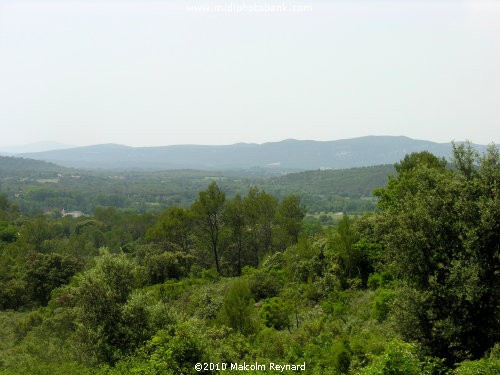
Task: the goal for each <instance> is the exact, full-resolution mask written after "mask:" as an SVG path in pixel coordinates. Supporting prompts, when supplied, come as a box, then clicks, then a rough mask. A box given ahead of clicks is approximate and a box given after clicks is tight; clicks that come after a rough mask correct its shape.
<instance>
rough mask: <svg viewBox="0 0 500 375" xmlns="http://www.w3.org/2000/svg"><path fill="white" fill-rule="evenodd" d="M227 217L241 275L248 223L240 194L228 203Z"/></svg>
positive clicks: (237, 267)
mask: <svg viewBox="0 0 500 375" xmlns="http://www.w3.org/2000/svg"><path fill="white" fill-rule="evenodd" d="M225 217H226V222H227V224H228V226H229V229H230V230H231V238H232V241H233V244H234V247H235V250H236V273H237V275H241V269H242V257H243V255H244V254H243V252H244V233H245V224H246V223H245V211H244V207H243V200H242V199H241V196H240V195H239V194H237V195H236V196H235V197H234V198H233V199H232V200H231V201H229V202H228V203H227V205H226V210H225Z"/></svg>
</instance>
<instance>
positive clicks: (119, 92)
mask: <svg viewBox="0 0 500 375" xmlns="http://www.w3.org/2000/svg"><path fill="white" fill-rule="evenodd" d="M231 3H232V4H234V5H237V4H240V5H241V4H242V3H245V4H246V5H247V6H248V5H253V4H257V5H265V4H267V5H273V4H282V1H278V2H276V1H272V0H269V1H260V0H256V1H252V0H248V1H244V2H243V1H237V0H233V1H231V0H228V1H224V0H215V1H213V0H212V1H204V2H203V1H199V2H197V3H194V2H192V1H174V0H170V1H168V0H165V1H144V0H141V1H123V0H120V1H119V0H115V1H111V0H110V1H102V0H99V1H97V0H85V1H84V0H82V1H70V0H54V1H43V0H36V1H23V0H13V1H9V0H0V130H1V131H0V146H5V145H16V144H26V143H31V142H37V141H41V140H53V141H58V142H62V143H67V144H74V145H86V144H95V143H109V142H113V143H122V144H127V145H133V146H142V145H144V146H150V145H151V146H153V145H169V144H180V143H191V144H229V143H235V142H259V143H260V142H265V141H276V140H281V139H285V138H297V139H316V140H333V139H340V138H350V137H356V136H362V135H407V136H409V137H413V138H420V139H429V140H434V141H440V142H448V141H450V140H451V139H455V140H463V139H466V138H467V139H470V140H472V141H473V142H476V143H489V142H491V141H496V142H499V140H500V137H499V135H500V1H482V0H468V1H461V0H449V1H437V0H436V1H432V0H415V1H413V0H394V1H389V0H386V1H379V0H366V1H363V0H349V1H347V0H346V1H309V0H302V1H295V2H293V4H299V5H311V6H312V7H313V9H312V11H310V12H301V13H298V12H296V13H293V12H274V13H272V12H241V13H238V14H237V13H234V12H232V13H230V12H225V13H221V12H219V13H216V12H190V11H188V10H187V9H186V5H193V4H202V5H209V6H213V5H226V7H227V6H228V5H229V4H231ZM286 4H287V5H290V4H292V2H286Z"/></svg>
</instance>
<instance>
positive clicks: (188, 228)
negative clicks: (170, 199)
mask: <svg viewBox="0 0 500 375" xmlns="http://www.w3.org/2000/svg"><path fill="white" fill-rule="evenodd" d="M192 224H193V214H192V212H191V211H189V210H187V209H185V208H181V207H176V206H172V207H169V208H168V209H166V210H165V211H163V212H162V213H161V214H160V218H159V220H158V221H157V222H156V224H155V225H154V226H152V227H151V228H149V229H148V231H147V233H146V239H148V240H149V241H154V242H157V243H160V244H162V245H163V246H164V247H165V248H169V247H173V248H174V249H175V248H178V249H180V250H183V251H184V252H187V251H189V249H190V248H191V232H192V226H193V225H192Z"/></svg>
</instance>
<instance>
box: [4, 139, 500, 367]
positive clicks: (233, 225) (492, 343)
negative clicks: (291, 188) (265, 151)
mask: <svg viewBox="0 0 500 375" xmlns="http://www.w3.org/2000/svg"><path fill="white" fill-rule="evenodd" d="M395 170H396V175H395V176H394V177H391V178H390V179H389V181H388V183H387V185H386V187H384V188H381V189H378V190H377V191H376V193H375V194H376V195H377V196H378V197H379V202H378V209H377V210H376V211H375V212H373V213H369V214H366V215H365V216H363V217H361V218H358V219H351V218H349V217H348V216H347V215H344V217H343V219H342V221H341V222H340V223H339V225H338V226H337V227H335V228H332V227H325V228H319V230H316V231H311V230H308V228H307V227H305V226H304V221H303V220H302V218H303V217H304V212H305V209H304V207H303V206H302V204H301V202H300V200H299V199H298V198H297V197H296V196H293V195H292V196H288V197H286V198H285V199H282V200H281V201H280V200H278V199H277V198H276V197H274V196H272V195H270V194H268V193H266V192H264V191H262V190H259V189H257V188H252V189H250V190H249V191H248V193H247V194H246V195H244V196H239V195H235V196H234V197H233V198H231V199H227V198H226V196H225V194H224V192H223V191H222V190H221V189H220V188H219V186H218V185H217V184H216V183H212V184H210V185H209V186H208V188H207V189H205V190H203V191H201V192H200V193H199V194H198V197H197V198H196V200H195V201H194V203H192V205H191V206H189V207H185V208H182V207H171V208H169V209H167V210H165V211H163V212H162V213H161V214H159V215H153V214H137V213H130V212H129V213H125V212H121V211H119V210H116V209H113V208H100V209H97V210H96V211H95V213H94V216H93V217H83V218H78V219H70V218H60V219H47V218H44V217H36V218H29V217H24V216H22V215H19V214H18V213H17V211H16V207H15V206H13V205H12V204H11V203H9V202H8V201H7V200H5V199H3V200H1V199H0V209H1V215H0V217H1V218H2V223H3V224H1V225H0V237H1V241H2V242H1V243H0V261H1V264H0V267H1V268H0V277H1V278H2V280H1V281H2V283H1V284H0V285H1V288H2V289H1V292H0V298H1V301H3V302H2V303H3V306H2V309H3V310H4V311H3V312H0V335H1V336H2V337H3V338H5V339H4V340H3V341H2V344H1V345H0V374H17V373H23V374H29V373H33V374H35V373H36V374H40V373H50V374H66V373H82V374H91V373H92V374H94V373H100V374H110V375H111V374H181V373H182V374H196V373H197V372H196V370H195V367H194V365H195V364H196V363H203V362H213V363H222V362H226V363H243V362H246V363H255V362H259V363H269V362H275V363H288V364H302V363H304V362H305V363H306V373H308V374H326V373H327V374H364V375H375V374H415V375H417V374H429V375H430V374H457V375H472V374H487V375H489V374H491V375H493V374H498V373H499V372H500V346H499V341H500V340H499V339H500V337H499V334H500V326H499V317H500V309H499V306H498V300H499V299H500V298H499V297H500V295H499V291H500V280H499V273H498V272H499V268H500V248H499V246H500V238H499V236H500V228H499V222H500V220H499V219H500V195H499V191H500V190H499V187H500V186H499V184H500V155H499V152H498V149H496V148H495V147H494V146H492V147H490V148H489V149H488V151H487V152H486V153H485V154H484V155H482V156H479V155H477V154H476V153H475V152H474V150H473V149H472V148H470V147H467V146H466V145H461V146H459V147H454V160H453V163H452V165H451V168H450V167H449V166H448V165H447V163H446V161H445V160H443V159H439V158H436V157H435V156H433V155H432V154H429V153H427V152H422V153H415V154H411V155H408V156H407V157H405V158H404V159H403V160H402V161H401V162H400V163H398V164H397V165H396V166H395ZM202 373H203V372H202ZM204 373H218V371H216V370H210V371H205V372H204ZM227 373H236V372H234V371H233V372H231V371H227ZM250 373H252V372H250ZM254 373H256V374H257V373H262V372H258V371H255V372H254Z"/></svg>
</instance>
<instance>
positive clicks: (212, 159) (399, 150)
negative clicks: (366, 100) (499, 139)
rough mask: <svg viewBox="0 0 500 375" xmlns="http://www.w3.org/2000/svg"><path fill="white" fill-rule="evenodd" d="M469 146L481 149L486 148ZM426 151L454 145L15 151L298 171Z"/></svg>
mask: <svg viewBox="0 0 500 375" xmlns="http://www.w3.org/2000/svg"><path fill="white" fill-rule="evenodd" d="M473 146H474V147H475V148H476V149H477V150H478V151H479V152H483V151H484V150H485V149H486V147H487V146H485V145H473ZM424 150H426V151H429V152H432V153H433V154H435V155H437V156H443V157H446V158H448V157H450V156H451V151H452V147H451V143H436V142H431V141H425V140H415V139H411V138H408V137H404V136H366V137H359V138H352V139H343V140H336V141H307V140H304V141H302V140H294V139H287V140H284V141H280V142H268V143H263V144H255V143H237V144H232V145H225V146H204V145H175V146H163V147H130V146H123V145H118V144H103V145H93V146H85V147H75V148H71V149H65V150H52V151H45V152H37V153H24V154H20V155H18V156H22V157H27V158H32V159H37V160H43V161H48V162H52V163H56V164H59V165H63V166H66V167H75V168H88V169H94V168H101V169H154V170H161V169H201V170H227V169H249V168H273V169H280V170H284V171H301V170H311V169H321V168H324V169H342V168H352V167H366V166H373V165H380V164H393V163H395V162H397V161H399V160H400V159H401V158H402V157H404V155H405V154H407V153H411V152H416V151H424Z"/></svg>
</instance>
